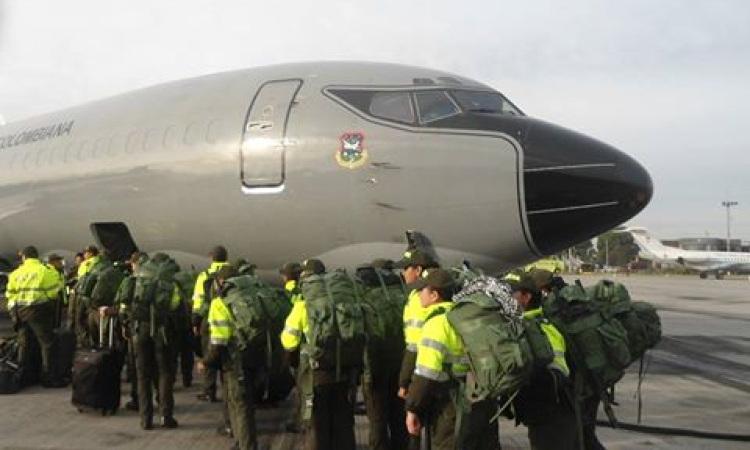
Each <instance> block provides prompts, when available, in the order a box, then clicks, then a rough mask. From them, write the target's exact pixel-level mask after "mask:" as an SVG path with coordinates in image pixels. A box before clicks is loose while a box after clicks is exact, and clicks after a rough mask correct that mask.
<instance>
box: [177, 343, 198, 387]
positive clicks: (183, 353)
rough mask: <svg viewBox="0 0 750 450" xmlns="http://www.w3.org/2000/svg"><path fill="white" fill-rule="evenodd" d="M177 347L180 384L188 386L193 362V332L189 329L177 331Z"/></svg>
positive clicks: (191, 375) (191, 379) (191, 378)
mask: <svg viewBox="0 0 750 450" xmlns="http://www.w3.org/2000/svg"><path fill="white" fill-rule="evenodd" d="M179 333H180V335H179V339H178V341H179V349H178V352H177V354H178V356H179V358H180V372H181V373H182V385H183V386H185V387H190V385H191V384H192V382H193V364H194V362H195V357H194V354H195V353H194V352H195V349H194V348H193V333H192V332H191V331H190V330H182V331H180V332H179Z"/></svg>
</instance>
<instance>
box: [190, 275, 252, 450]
mask: <svg viewBox="0 0 750 450" xmlns="http://www.w3.org/2000/svg"><path fill="white" fill-rule="evenodd" d="M237 275H238V272H237V270H236V269H234V268H233V267H231V266H224V267H222V268H221V269H219V270H218V271H217V272H216V275H215V294H216V295H214V297H213V299H212V300H211V307H210V310H209V313H208V321H209V322H210V333H211V345H210V348H209V351H208V352H207V354H206V356H205V357H204V358H203V359H202V360H199V361H198V370H199V371H203V370H205V368H208V367H214V368H216V369H220V370H221V372H222V374H223V382H224V384H225V386H226V391H225V399H224V401H225V403H226V405H227V407H228V409H229V419H230V423H231V429H232V433H233V435H234V437H235V439H236V440H237V442H236V444H235V446H234V447H232V448H233V449H238V450H252V449H257V448H258V441H257V435H256V426H255V393H254V385H255V380H256V378H257V377H256V373H255V370H254V367H253V365H252V363H253V361H250V358H248V356H247V355H245V354H243V352H241V351H240V350H239V347H238V343H237V338H238V336H237V334H238V333H237V325H236V323H235V320H234V317H233V315H232V313H231V312H230V309H229V306H228V305H227V304H226V303H225V301H224V298H225V297H226V295H227V294H228V293H229V291H230V290H231V289H232V288H233V286H232V285H231V284H230V283H227V280H230V279H232V278H234V277H236V276H237Z"/></svg>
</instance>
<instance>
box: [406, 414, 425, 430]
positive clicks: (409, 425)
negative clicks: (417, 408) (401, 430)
mask: <svg viewBox="0 0 750 450" xmlns="http://www.w3.org/2000/svg"><path fill="white" fill-rule="evenodd" d="M406 429H407V431H409V434H411V435H413V436H419V433H420V432H421V431H422V422H420V421H419V416H417V415H416V414H414V413H413V412H411V411H407V412H406Z"/></svg>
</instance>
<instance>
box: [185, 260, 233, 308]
mask: <svg viewBox="0 0 750 450" xmlns="http://www.w3.org/2000/svg"><path fill="white" fill-rule="evenodd" d="M228 265H229V263H228V262H216V261H214V262H212V263H211V265H210V266H209V267H208V269H206V270H204V271H203V272H201V273H200V275H198V279H197V280H195V287H194V288H193V314H198V315H201V316H204V317H205V314H206V313H207V312H208V311H209V308H210V304H207V303H206V301H207V299H206V289H205V284H206V280H207V279H208V277H209V276H210V275H213V274H215V273H216V272H218V271H219V269H221V268H222V267H224V266H228ZM204 305H205V306H204Z"/></svg>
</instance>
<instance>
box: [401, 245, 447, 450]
mask: <svg viewBox="0 0 750 450" xmlns="http://www.w3.org/2000/svg"><path fill="white" fill-rule="evenodd" d="M395 267H396V268H398V269H401V276H402V278H403V279H404V282H405V283H406V285H407V286H409V285H410V284H411V283H414V282H416V281H417V280H418V279H419V277H420V276H421V275H422V272H423V271H424V270H425V269H429V268H431V267H438V263H437V261H435V260H434V259H433V258H432V257H431V256H430V255H429V254H428V253H426V252H424V251H422V250H418V249H408V250H407V251H406V252H405V253H404V257H403V258H402V259H401V260H400V261H398V262H396V264H395ZM422 325H424V308H422V304H421V302H420V300H419V292H418V291H417V290H412V291H411V292H410V293H409V298H408V300H407V302H406V306H405V307H404V343H405V345H406V347H405V349H404V354H403V360H402V362H401V372H400V374H399V378H398V386H399V389H398V396H399V397H400V398H401V399H406V396H407V394H408V392H409V385H410V384H411V378H412V374H413V373H414V366H415V363H416V361H417V347H418V346H419V339H420V336H421V334H422ZM409 448H410V449H412V450H416V449H418V448H419V436H413V435H410V436H409Z"/></svg>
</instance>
